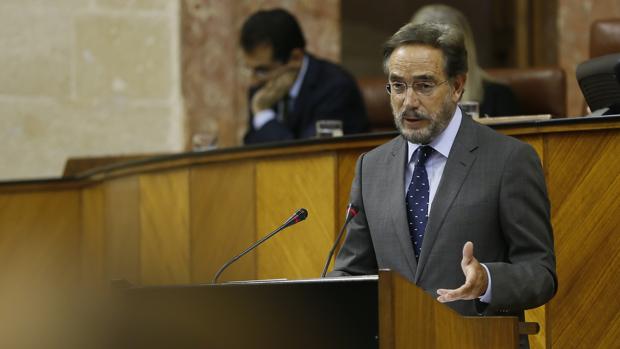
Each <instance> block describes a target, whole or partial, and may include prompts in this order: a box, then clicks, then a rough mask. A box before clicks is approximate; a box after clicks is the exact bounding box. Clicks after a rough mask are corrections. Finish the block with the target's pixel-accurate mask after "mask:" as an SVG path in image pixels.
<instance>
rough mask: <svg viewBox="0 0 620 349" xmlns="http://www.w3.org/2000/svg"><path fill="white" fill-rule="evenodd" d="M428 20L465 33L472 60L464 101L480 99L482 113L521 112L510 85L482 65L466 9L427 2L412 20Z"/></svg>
mask: <svg viewBox="0 0 620 349" xmlns="http://www.w3.org/2000/svg"><path fill="white" fill-rule="evenodd" d="M426 22H435V23H443V24H448V25H451V26H453V27H455V28H457V29H458V30H460V31H461V32H462V33H463V36H464V39H465V48H466V49H467V61H468V63H469V72H468V73H467V82H466V83H465V92H464V93H463V99H462V100H463V101H464V102H465V101H468V102H469V101H473V102H478V103H479V104H480V111H479V114H480V116H511V115H520V108H519V104H518V102H517V98H516V97H515V95H514V93H513V92H512V90H511V89H510V87H509V86H507V85H505V84H503V83H501V82H499V81H496V80H494V79H493V77H491V76H490V75H489V74H487V73H486V72H485V71H484V70H482V68H480V66H479V65H478V59H477V55H476V43H475V41H474V34H473V32H472V30H471V26H470V25H469V22H468V21H467V18H466V17H465V15H464V14H463V13H462V12H460V11H459V10H457V9H455V8H453V7H450V6H447V5H440V4H437V5H427V6H424V7H422V8H420V9H419V10H418V11H416V13H415V14H414V15H413V17H412V18H411V23H414V24H419V23H426Z"/></svg>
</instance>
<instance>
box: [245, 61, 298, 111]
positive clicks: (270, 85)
mask: <svg viewBox="0 0 620 349" xmlns="http://www.w3.org/2000/svg"><path fill="white" fill-rule="evenodd" d="M298 73H299V67H296V66H291V65H286V66H283V67H280V68H278V69H277V70H275V71H274V72H273V73H272V74H270V76H269V78H267V79H266V82H265V84H264V85H263V86H262V87H261V88H260V89H259V90H258V91H256V93H255V94H254V96H253V97H252V105H251V107H252V113H254V114H256V113H258V112H259V111H262V110H267V109H269V108H271V106H272V105H274V104H275V103H276V102H278V101H279V100H281V99H282V98H284V96H285V95H286V94H287V93H288V92H289V90H290V89H291V87H292V86H293V84H294V83H295V79H297V74H298Z"/></svg>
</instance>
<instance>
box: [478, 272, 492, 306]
mask: <svg viewBox="0 0 620 349" xmlns="http://www.w3.org/2000/svg"><path fill="white" fill-rule="evenodd" d="M481 265H482V266H483V267H484V270H485V271H486V272H487V280H489V282H488V283H487V290H486V291H485V292H484V294H483V295H482V296H480V297H479V298H478V299H480V301H481V302H483V303H491V273H489V268H487V266H486V265H484V264H481Z"/></svg>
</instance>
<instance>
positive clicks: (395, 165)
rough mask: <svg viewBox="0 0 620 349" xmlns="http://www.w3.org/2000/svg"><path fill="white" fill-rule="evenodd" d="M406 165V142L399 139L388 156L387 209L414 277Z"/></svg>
mask: <svg viewBox="0 0 620 349" xmlns="http://www.w3.org/2000/svg"><path fill="white" fill-rule="evenodd" d="M406 163H407V142H406V141H405V139H404V138H403V137H399V138H398V140H397V141H396V142H395V144H394V147H393V148H392V151H391V153H390V155H389V156H388V164H387V165H388V166H386V168H388V169H389V170H390V171H391V173H390V174H389V176H386V180H387V182H386V186H385V188H386V193H387V200H388V202H387V207H388V210H389V212H390V215H391V217H392V225H393V229H386V231H393V232H395V233H396V235H397V236H398V240H399V242H400V244H399V245H400V247H401V250H402V252H403V254H404V255H405V259H406V260H407V266H408V267H409V269H410V271H411V276H412V277H413V276H414V275H415V270H416V268H417V262H416V259H415V255H414V254H413V245H412V243H411V237H410V236H409V228H408V226H407V224H408V223H407V212H406V208H405V164H406Z"/></svg>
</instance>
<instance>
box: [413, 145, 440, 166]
mask: <svg viewBox="0 0 620 349" xmlns="http://www.w3.org/2000/svg"><path fill="white" fill-rule="evenodd" d="M434 150H435V149H433V147H431V146H430V145H423V146H421V147H419V148H418V149H417V150H416V152H417V153H418V158H417V160H416V165H422V166H424V165H425V164H426V160H428V158H430V157H431V155H432V154H433V151H434Z"/></svg>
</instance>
